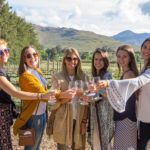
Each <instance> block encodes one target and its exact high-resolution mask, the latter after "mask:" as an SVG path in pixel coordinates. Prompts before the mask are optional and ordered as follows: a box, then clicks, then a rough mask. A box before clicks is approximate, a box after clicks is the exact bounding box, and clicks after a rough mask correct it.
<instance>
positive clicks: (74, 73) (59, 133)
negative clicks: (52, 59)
mask: <svg viewBox="0 0 150 150" xmlns="http://www.w3.org/2000/svg"><path fill="white" fill-rule="evenodd" d="M86 79H87V76H86V75H85V73H84V72H83V71H82V69H81V60H80V57H79V54H78V52H77V50H76V49H74V48H67V49H66V51H65V53H64V56H63V60H62V71H61V72H58V73H56V74H54V75H53V77H52V84H53V83H54V82H58V81H59V80H61V85H60V90H62V91H65V90H67V89H68V84H69V81H71V80H73V81H75V80H83V81H84V80H86ZM76 101H78V100H76ZM86 122H87V107H86V106H83V105H80V103H77V102H76V103H73V104H69V103H68V99H67V100H63V101H62V102H61V105H60V106H59V107H58V108H57V110H56V115H55V120H54V126H53V138H54V141H55V142H56V143H57V149H58V150H67V149H68V148H69V147H70V146H71V148H72V149H74V150H84V149H85V131H86ZM80 127H81V128H80Z"/></svg>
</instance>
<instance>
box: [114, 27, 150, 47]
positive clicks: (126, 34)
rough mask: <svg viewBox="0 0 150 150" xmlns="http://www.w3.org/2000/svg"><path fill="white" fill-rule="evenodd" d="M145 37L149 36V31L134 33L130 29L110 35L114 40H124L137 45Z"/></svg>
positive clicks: (139, 44)
mask: <svg viewBox="0 0 150 150" xmlns="http://www.w3.org/2000/svg"><path fill="white" fill-rule="evenodd" d="M147 37H150V33H134V32H132V31H130V30H126V31H123V32H120V33H118V34H116V35H114V36H112V38H113V39H114V40H117V41H120V42H125V43H128V44H131V45H135V46H139V47H140V46H141V44H142V42H143V41H144V40H145V39H146V38H147Z"/></svg>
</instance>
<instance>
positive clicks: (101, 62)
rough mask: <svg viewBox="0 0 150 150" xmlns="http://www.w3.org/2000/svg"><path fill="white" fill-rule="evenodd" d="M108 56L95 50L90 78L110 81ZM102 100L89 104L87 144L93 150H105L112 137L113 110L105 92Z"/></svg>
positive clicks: (99, 50) (104, 51)
mask: <svg viewBox="0 0 150 150" xmlns="http://www.w3.org/2000/svg"><path fill="white" fill-rule="evenodd" d="M108 67H109V56H108V53H107V51H106V50H105V49H101V48H97V49H96V50H95V52H94V53H93V57H92V76H93V77H97V76H99V77H100V78H101V79H108V80H109V79H111V74H110V73H109V72H108ZM101 98H102V99H99V100H98V101H96V102H95V103H91V104H90V117H89V118H90V119H89V123H90V128H89V129H90V130H89V131H90V133H89V138H88V139H89V143H90V145H91V147H92V149H93V150H107V149H109V148H110V145H109V143H110V141H111V139H112V136H113V129H114V124H113V109H112V107H111V105H110V104H109V102H108V101H106V100H105V99H106V95H105V92H103V93H102V97H101Z"/></svg>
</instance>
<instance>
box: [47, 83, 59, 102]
mask: <svg viewBox="0 0 150 150" xmlns="http://www.w3.org/2000/svg"><path fill="white" fill-rule="evenodd" d="M58 90H60V81H53V82H52V86H51V89H50V91H51V92H57V91H58ZM48 102H49V103H55V102H56V98H54V99H51V100H49V101H48Z"/></svg>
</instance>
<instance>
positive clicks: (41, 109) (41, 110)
mask: <svg viewBox="0 0 150 150" xmlns="http://www.w3.org/2000/svg"><path fill="white" fill-rule="evenodd" d="M27 72H28V73H30V74H32V75H33V76H35V77H36V78H37V79H38V80H39V82H40V83H41V86H43V88H44V89H45V87H46V85H47V82H46V80H45V79H44V78H43V77H42V76H41V75H40V74H39V73H38V71H37V70H32V69H30V68H27ZM36 109H37V107H36V108H35V110H34V112H33V114H32V115H35V112H36ZM45 111H46V103H45V102H40V103H39V107H38V111H37V115H41V114H43V113H45Z"/></svg>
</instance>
